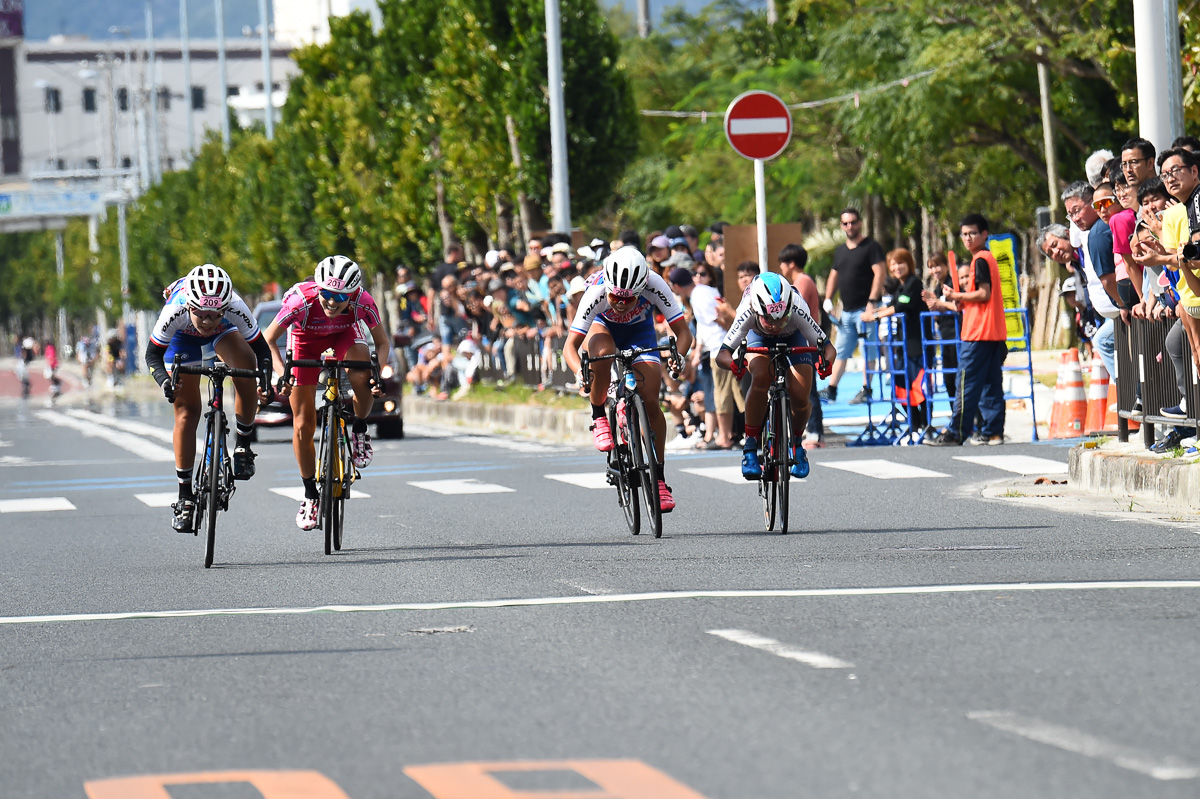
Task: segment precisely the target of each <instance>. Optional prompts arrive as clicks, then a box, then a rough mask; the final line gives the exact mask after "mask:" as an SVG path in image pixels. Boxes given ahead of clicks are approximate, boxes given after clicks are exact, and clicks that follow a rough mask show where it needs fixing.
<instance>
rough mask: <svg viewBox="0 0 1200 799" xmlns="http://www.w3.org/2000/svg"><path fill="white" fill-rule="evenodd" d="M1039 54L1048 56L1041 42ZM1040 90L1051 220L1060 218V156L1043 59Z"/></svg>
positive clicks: (1038, 69) (1039, 63)
mask: <svg viewBox="0 0 1200 799" xmlns="http://www.w3.org/2000/svg"><path fill="white" fill-rule="evenodd" d="M1037 54H1038V56H1040V57H1042V58H1044V57H1045V56H1046V48H1045V47H1042V46H1041V45H1040V44H1039V45H1038V48H1037ZM1037 76H1038V91H1039V92H1040V93H1041V95H1042V147H1043V148H1045V151H1046V184H1047V186H1048V187H1049V189H1050V206H1049V207H1050V221H1051V222H1055V221H1057V219H1058V156H1057V155H1056V154H1055V152H1054V109H1053V108H1052V107H1051V105H1050V69H1049V67H1047V66H1046V64H1045V63H1044V62H1043V61H1038V65H1037Z"/></svg>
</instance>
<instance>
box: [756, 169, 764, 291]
mask: <svg viewBox="0 0 1200 799" xmlns="http://www.w3.org/2000/svg"><path fill="white" fill-rule="evenodd" d="M764 164H765V162H764V161H763V160H762V159H761V158H755V159H754V215H755V217H756V218H757V221H758V271H759V272H760V273H762V272H766V271H767V170H766V168H765V166H764Z"/></svg>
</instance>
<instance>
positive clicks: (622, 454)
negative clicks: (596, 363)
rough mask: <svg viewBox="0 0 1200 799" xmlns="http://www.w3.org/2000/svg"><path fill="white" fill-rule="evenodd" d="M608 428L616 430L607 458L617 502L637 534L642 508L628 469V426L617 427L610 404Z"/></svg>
mask: <svg viewBox="0 0 1200 799" xmlns="http://www.w3.org/2000/svg"><path fill="white" fill-rule="evenodd" d="M608 429H609V430H614V431H616V432H617V441H616V446H615V447H614V448H613V451H612V452H611V453H610V454H609V459H608V468H609V470H610V471H612V473H613V475H614V477H615V478H616V481H617V503H618V504H619V505H620V506H621V510H623V511H625V524H627V525H628V526H629V532H631V533H633V534H634V535H637V534H638V533H640V532H641V530H642V509H641V506H640V505H638V490H637V482H636V480H637V478H636V477H634V476H633V473H632V471H631V469H630V459H629V443H628V442H629V441H630V435H629V428H628V427H624V428H618V427H617V413H616V408H615V407H614V406H612V405H609V406H608ZM622 442H624V443H622Z"/></svg>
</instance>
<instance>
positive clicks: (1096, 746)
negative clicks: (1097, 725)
mask: <svg viewBox="0 0 1200 799" xmlns="http://www.w3.org/2000/svg"><path fill="white" fill-rule="evenodd" d="M967 718H969V719H971V720H972V721H978V722H979V723H980V724H986V725H988V726H989V727H995V728H996V729H998V730H1003V731H1004V732H1010V733H1012V734H1014V735H1019V736H1021V737H1022V738H1028V739H1029V740H1031V741H1037V742H1038V743H1042V744H1046V745H1047V746H1053V747H1055V748H1056V749H1063V750H1065V751H1067V752H1074V753H1075V754H1078V755H1083V756H1084V757H1092V758H1095V759H1097V760H1106V761H1108V762H1109V763H1112V764H1113V765H1114V766H1119V767H1120V768H1123V769H1128V770H1129V771H1136V772H1138V773H1139V774H1145V775H1146V776H1148V777H1153V778H1154V779H1156V780H1194V779H1196V778H1197V777H1200V766H1194V765H1192V764H1190V763H1187V762H1184V761H1183V760H1180V759H1178V758H1175V757H1159V756H1158V755H1154V754H1151V753H1149V752H1143V751H1141V750H1138V749H1133V748H1131V747H1127V746H1122V745H1121V744H1116V743H1112V742H1111V741H1106V740H1104V739H1103V738H1097V737H1095V736H1094V735H1089V734H1087V733H1086V732H1081V731H1079V730H1075V729H1072V728H1070V727H1064V726H1062V725H1059V724H1052V723H1050V722H1048V721H1042V720H1040V719H1035V718H1030V717H1028V716H1019V715H1017V714H1016V713H1008V712H1005V711H998V710H976V711H973V712H971V713H968V714H967Z"/></svg>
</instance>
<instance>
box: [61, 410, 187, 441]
mask: <svg viewBox="0 0 1200 799" xmlns="http://www.w3.org/2000/svg"><path fill="white" fill-rule="evenodd" d="M66 413H67V415H68V416H74V417H75V418H76V419H82V420H84V421H85V422H95V423H96V424H102V425H104V426H105V427H113V428H116V429H117V430H124V431H125V432H126V433H133V434H134V435H136V436H146V437H149V438H156V439H158V440H159V441H165V442H166V443H168V444H173V443H174V438H173V436H174V433H173V432H172V431H170V430H167V429H166V428H163V427H155V426H154V425H152V424H146V423H145V422H134V421H131V420H129V419H116V418H114V417H112V416H105V415H104V414H100V413H93V412H92V411H85V410H83V409H81V408H70V409H68V410H67V411H66Z"/></svg>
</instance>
